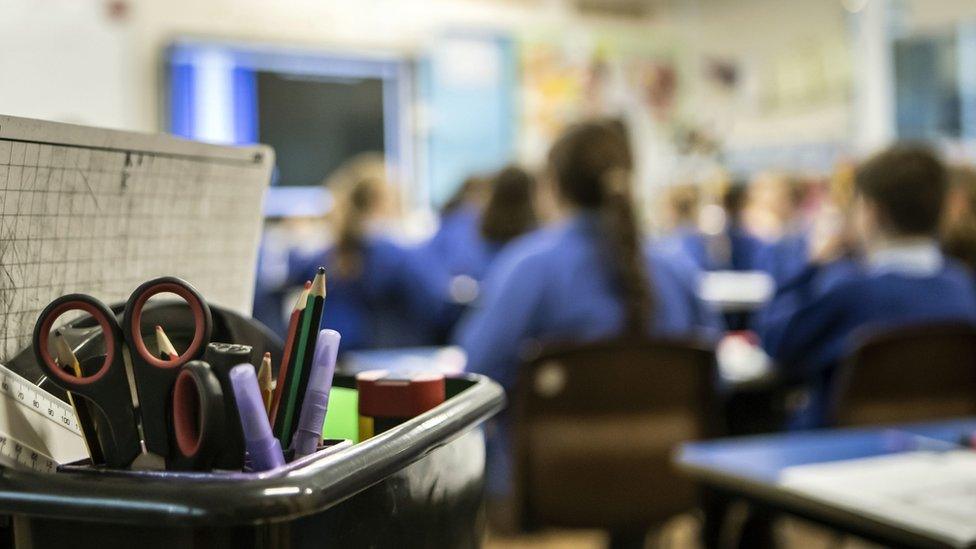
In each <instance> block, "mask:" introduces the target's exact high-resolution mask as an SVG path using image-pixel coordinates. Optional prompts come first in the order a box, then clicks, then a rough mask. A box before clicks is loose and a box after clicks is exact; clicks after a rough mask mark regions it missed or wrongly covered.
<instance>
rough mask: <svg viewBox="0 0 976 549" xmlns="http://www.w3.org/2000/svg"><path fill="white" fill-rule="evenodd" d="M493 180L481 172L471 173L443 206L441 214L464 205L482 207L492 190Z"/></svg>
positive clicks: (451, 211)
mask: <svg viewBox="0 0 976 549" xmlns="http://www.w3.org/2000/svg"><path fill="white" fill-rule="evenodd" d="M490 187H491V181H490V179H489V178H488V177H485V176H482V175H480V174H472V175H469V176H468V177H466V178H465V179H464V181H462V182H461V184H460V185H459V186H458V188H457V189H456V190H455V191H454V194H452V195H451V197H450V198H448V199H447V202H445V203H444V205H443V206H441V215H442V216H444V215H448V214H450V213H453V212H455V211H457V210H459V209H461V208H462V207H464V206H473V207H475V208H479V209H480V208H482V207H484V205H485V200H486V199H487V196H488V193H489V192H490Z"/></svg>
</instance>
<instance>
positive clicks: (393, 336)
mask: <svg viewBox="0 0 976 549" xmlns="http://www.w3.org/2000/svg"><path fill="white" fill-rule="evenodd" d="M376 162H379V161H378V160H376V159H372V160H370V159H363V158H357V159H353V160H352V161H350V164H347V165H346V166H344V167H343V168H341V170H342V172H341V177H336V178H334V179H336V180H338V181H336V183H335V184H334V185H332V186H331V187H332V189H331V190H332V192H333V193H334V195H335V196H336V208H335V212H336V213H337V215H338V217H337V219H336V220H335V221H336V223H335V233H336V235H335V243H334V244H333V245H332V247H331V248H329V249H328V250H326V251H325V252H323V253H320V254H316V255H315V256H313V257H307V256H294V257H293V258H292V260H291V261H290V267H289V279H290V282H291V283H292V284H293V285H297V284H301V283H302V282H303V281H304V280H305V279H306V278H310V277H311V276H312V275H313V274H314V272H315V267H316V266H318V265H324V266H325V268H326V273H327V278H326V280H327V292H328V297H327V298H326V303H325V309H324V312H323V320H322V326H323V327H324V328H332V329H334V330H337V331H338V332H339V333H341V334H342V350H343V351H350V350H355V349H370V348H378V347H406V346H417V345H430V344H432V343H433V338H434V336H433V334H434V333H435V332H436V331H437V330H438V329H440V326H439V323H440V322H442V321H443V314H444V310H445V307H447V302H448V297H447V287H448V277H447V276H446V274H444V273H443V272H442V271H440V270H439V269H437V268H436V266H432V265H429V264H428V263H426V262H424V261H423V259H422V257H421V256H420V255H419V254H417V253H415V250H411V249H409V248H405V247H403V246H401V245H399V244H398V243H396V242H395V241H394V240H393V239H391V238H390V237H389V236H387V233H388V230H386V229H384V227H386V226H387V225H388V224H389V220H390V219H391V218H393V212H394V211H395V199H394V196H393V193H392V189H391V188H390V186H389V184H388V183H387V181H386V180H385V178H384V170H383V168H382V165H379V166H377V165H375V163H376Z"/></svg>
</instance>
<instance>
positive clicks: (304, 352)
mask: <svg viewBox="0 0 976 549" xmlns="http://www.w3.org/2000/svg"><path fill="white" fill-rule="evenodd" d="M324 298H325V269H323V268H321V267H319V270H318V272H317V273H316V274H315V279H314V280H312V288H311V291H310V292H309V294H308V301H306V304H305V311H304V312H303V313H302V322H301V326H300V327H299V330H300V331H299V333H298V336H299V339H298V345H297V346H296V347H295V362H294V363H293V364H292V367H291V368H289V369H288V380H287V381H288V385H286V386H285V394H284V401H283V402H282V403H281V406H283V407H284V413H280V412H281V410H280V409H279V414H278V415H277V417H275V431H276V432H277V433H278V440H279V441H280V442H281V447H282V448H289V447H290V446H291V437H292V435H293V434H294V424H295V420H296V419H297V418H295V413H296V409H298V405H299V402H300V401H301V400H302V397H303V396H304V395H302V394H301V392H300V389H301V385H302V384H301V379H302V375H303V372H304V370H306V369H307V368H308V367H309V364H308V362H309V361H308V360H306V359H305V357H307V356H308V355H309V353H308V349H309V345H311V346H312V348H313V349H314V346H315V342H314V340H315V339H317V337H316V336H318V330H319V322H320V321H321V314H322V308H321V307H315V306H314V304H315V303H316V300H322V299H324ZM316 310H317V311H318V317H319V318H316ZM306 378H307V376H306Z"/></svg>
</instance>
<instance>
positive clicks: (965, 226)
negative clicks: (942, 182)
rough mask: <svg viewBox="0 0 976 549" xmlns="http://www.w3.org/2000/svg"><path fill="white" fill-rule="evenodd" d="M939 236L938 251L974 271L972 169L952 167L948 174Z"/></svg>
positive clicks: (975, 183) (975, 173)
mask: <svg viewBox="0 0 976 549" xmlns="http://www.w3.org/2000/svg"><path fill="white" fill-rule="evenodd" d="M940 232H941V233H942V249H943V250H944V251H945V252H946V253H947V254H949V255H950V256H952V257H955V258H956V259H958V260H960V261H962V262H963V263H964V264H966V265H967V266H969V267H970V268H971V269H973V270H976V169H973V168H972V167H970V166H953V167H952V168H951V169H950V170H949V192H948V194H947V196H946V205H945V211H944V212H943V217H942V223H941V229H940Z"/></svg>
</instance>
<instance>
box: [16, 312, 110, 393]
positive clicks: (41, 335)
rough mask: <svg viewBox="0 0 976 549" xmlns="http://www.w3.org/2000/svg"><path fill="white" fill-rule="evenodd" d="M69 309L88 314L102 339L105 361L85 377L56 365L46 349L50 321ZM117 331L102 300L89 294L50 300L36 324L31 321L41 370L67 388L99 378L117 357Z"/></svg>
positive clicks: (49, 335) (35, 349)
mask: <svg viewBox="0 0 976 549" xmlns="http://www.w3.org/2000/svg"><path fill="white" fill-rule="evenodd" d="M70 311H83V312H85V313H88V314H89V315H90V316H91V317H92V318H93V319H94V320H95V322H97V323H98V325H99V326H100V327H101V328H102V337H103V338H104V340H105V362H103V363H102V366H101V367H100V368H99V369H98V371H97V372H95V373H94V374H92V375H89V376H82V377H78V376H75V375H73V374H71V373H69V372H67V371H65V370H64V368H62V367H59V366H58V364H57V363H56V362H55V360H54V357H52V356H51V352H50V351H49V347H48V344H49V341H50V337H51V329H52V328H53V327H54V322H55V321H56V320H57V319H58V318H59V317H60V316H61V315H63V314H65V313H67V312H70ZM120 332H121V329H120V327H119V324H118V321H117V320H116V319H115V315H114V314H113V313H112V310H111V309H109V308H108V307H107V306H106V305H105V304H104V303H102V302H101V301H99V300H97V299H95V298H94V297H92V296H90V295H86V294H68V295H65V296H61V297H59V298H57V299H55V300H54V301H52V302H51V303H50V304H48V306H47V307H45V308H44V310H43V311H41V314H40V316H38V318H37V323H36V324H34V341H33V343H34V355H35V356H36V357H37V359H38V363H39V364H40V366H41V368H43V369H44V371H45V373H47V374H48V375H49V376H54V377H55V378H57V379H58V380H59V381H60V382H61V383H59V385H61V386H62V388H65V389H67V390H71V389H72V388H74V387H82V386H85V385H90V384H92V383H95V382H97V381H98V380H100V379H102V377H104V376H105V374H106V373H108V371H109V370H111V368H112V366H113V364H114V363H115V361H116V360H117V359H118V357H117V355H116V353H117V351H118V350H119V349H120V345H121V342H120V341H119V340H118V338H119V337H120ZM120 366H121V365H120Z"/></svg>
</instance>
